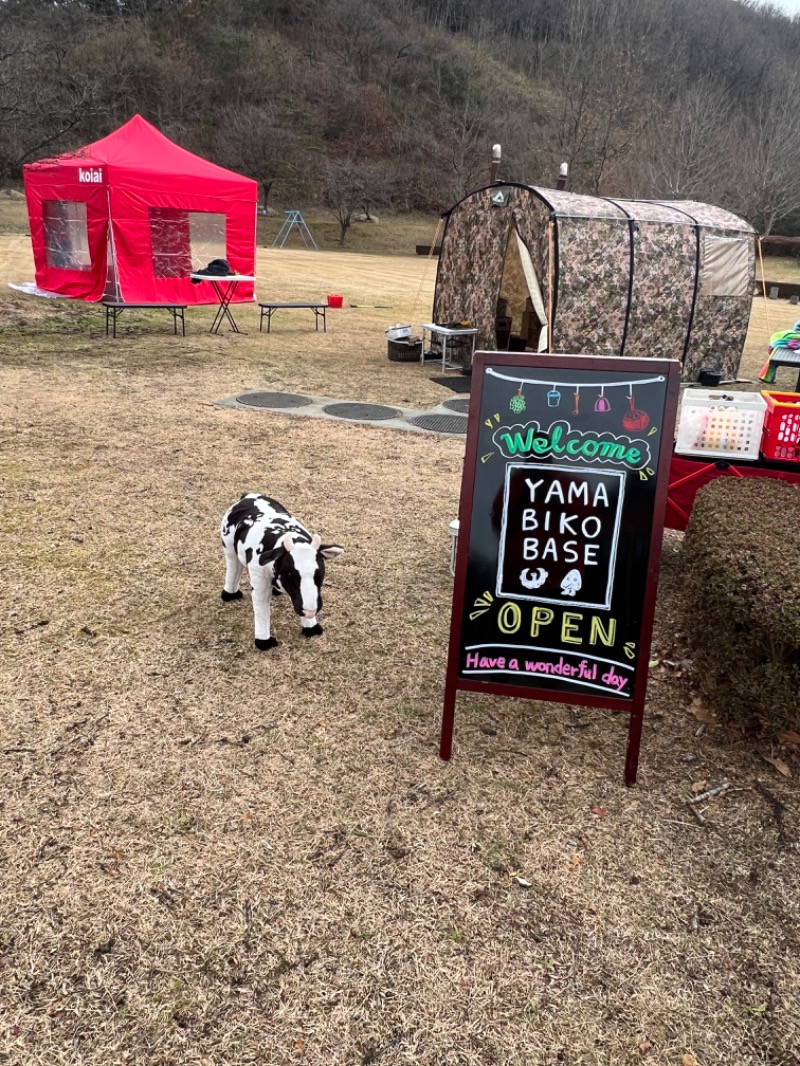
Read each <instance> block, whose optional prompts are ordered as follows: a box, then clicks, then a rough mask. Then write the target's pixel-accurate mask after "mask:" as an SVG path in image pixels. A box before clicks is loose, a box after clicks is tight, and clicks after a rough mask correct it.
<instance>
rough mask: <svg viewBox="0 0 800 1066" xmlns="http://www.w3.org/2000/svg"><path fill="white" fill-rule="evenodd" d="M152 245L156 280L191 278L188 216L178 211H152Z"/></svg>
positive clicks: (173, 209) (156, 209)
mask: <svg viewBox="0 0 800 1066" xmlns="http://www.w3.org/2000/svg"><path fill="white" fill-rule="evenodd" d="M150 245H151V247H152V250H153V273H154V274H155V276H156V277H157V278H186V277H188V276H189V275H190V274H191V272H192V244H191V230H190V227H189V212H188V211H183V210H181V209H180V208H175V207H151V208H150Z"/></svg>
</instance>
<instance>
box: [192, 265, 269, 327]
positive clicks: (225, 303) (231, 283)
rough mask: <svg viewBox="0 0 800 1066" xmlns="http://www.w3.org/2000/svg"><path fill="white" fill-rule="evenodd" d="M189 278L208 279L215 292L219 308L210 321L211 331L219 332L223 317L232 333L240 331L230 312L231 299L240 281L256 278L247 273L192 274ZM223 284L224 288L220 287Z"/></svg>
mask: <svg viewBox="0 0 800 1066" xmlns="http://www.w3.org/2000/svg"><path fill="white" fill-rule="evenodd" d="M191 278H192V281H210V282H211V284H212V285H213V286H214V292H215V293H216V294H217V299H218V300H219V309H218V310H217V313H216V315H215V316H214V321H213V322H212V323H211V333H219V327H220V326H221V325H222V321H223V319H225V318H227V320H228V322H229V323H230V327H231V329H232V330H233V332H234V333H241V332H242V331H241V330H240V329H239V327H238V326H237V325H236V319H235V318H234V317H233V315H232V314H231V300H232V299H233V294H234V293H235V292H236V286H237V285H238V284H239V282H240V281H255V280H256V279H255V278H254V277H251V276H250V275H249V274H192V275H191ZM223 284H224V285H225V288H223V287H222V286H223Z"/></svg>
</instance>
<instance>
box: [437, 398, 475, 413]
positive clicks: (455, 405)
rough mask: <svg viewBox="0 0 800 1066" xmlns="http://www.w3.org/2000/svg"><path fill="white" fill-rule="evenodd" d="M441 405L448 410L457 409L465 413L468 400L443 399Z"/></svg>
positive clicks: (467, 409)
mask: <svg viewBox="0 0 800 1066" xmlns="http://www.w3.org/2000/svg"><path fill="white" fill-rule="evenodd" d="M442 407H446V408H447V410H448V411H458V412H459V414H462V415H465V414H466V413H467V412H468V411H469V400H445V401H444V403H443V404H442Z"/></svg>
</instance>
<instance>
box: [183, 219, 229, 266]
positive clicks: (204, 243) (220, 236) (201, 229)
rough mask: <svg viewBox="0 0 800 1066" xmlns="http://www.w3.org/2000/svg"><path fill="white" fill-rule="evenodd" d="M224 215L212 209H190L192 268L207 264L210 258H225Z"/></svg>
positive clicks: (225, 235) (226, 256) (226, 255)
mask: <svg viewBox="0 0 800 1066" xmlns="http://www.w3.org/2000/svg"><path fill="white" fill-rule="evenodd" d="M225 223H226V218H225V215H222V214H218V213H216V212H214V211H191V212H190V213H189V226H190V229H191V234H192V262H193V264H194V269H195V270H198V269H199V268H200V267H204V266H207V264H208V263H210V262H211V260H212V259H227V258H228V254H227V234H226V231H225Z"/></svg>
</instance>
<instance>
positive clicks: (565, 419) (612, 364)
mask: <svg viewBox="0 0 800 1066" xmlns="http://www.w3.org/2000/svg"><path fill="white" fill-rule="evenodd" d="M487 383H488V384H487ZM516 383H519V384H518V390H517V392H516V393H515V392H514V388H515V386H516ZM679 384H680V363H679V362H678V361H677V360H660V359H659V360H657V359H626V358H613V357H595V356H587V355H549V354H538V355H533V354H530V353H528V354H522V353H520V354H514V353H505V352H503V353H498V352H478V353H476V355H475V358H474V360H473V370H472V393H471V401H470V413H469V422H468V427H467V444H466V455H465V460H464V470H463V476H462V483H461V501H460V506H459V538H458V549H457V553H456V568H455V582H454V590H453V606H452V616H451V624H450V644H449V651H448V658H447V674H446V679H445V691H444V706H443V714H442V727H441V736H440V748H439V754H440V756H441V758H442V759H444V760H448V759H450V758H451V756H452V747H453V731H454V723H455V706H456V696H457V693H458V692H459V691H467V692H482V693H487V694H493V695H498V696H512V697H516V698H523V699H531V700H542V701H547V702H558V703H569V704H578V705H584V706H588V707H606V708H609V709H611V710H613V711H620V712H623V713H627V714H629V715H630V726H629V731H628V746H627V753H626V760H625V783H626V785H633V784H634V783H635V782H636V775H637V769H638V762H639V749H640V745H641V735H642V724H643V718H644V706H645V698H646V690H647V672H648V671H647V668H648V663H649V657H650V645H651V641H652V632H653V618H654V614H655V603H656V591H657V586H658V573H659V569H660V559H661V545H662V539H663V529H664V512H665V508H666V501H667V489H668V484H669V470H670V458H671V455H672V450H673V443H674V430H675V419H676V415H677V407H678V391H679ZM626 387H627V392H626V391H625V388H626ZM581 389H583V390H584V392H583V402H584V411H583V413H582V414H580V412H579V408H580V401H581V396H580V390H581ZM503 390H505V394H504V395H502V402H498V398H499V397H500V396H501V393H502V392H503ZM548 390H549V391H548ZM606 390H608V397H607V396H606ZM634 390H636V393H638V395H639V396H642V395H643V394H644V395H645V397H646V400H647V407H648V410H647V411H644V410H638V409H636V408H635V405H634ZM564 393H566V395H567V397H568V398H569V400H570V401H571V402H572V400H573V396H574V410H573V411H572V414H571V415H570V414H569V408H565V406H564V405H562V404H561V400H562V398H563V395H564ZM545 396H546V403H547V405H550V407H551V408H552V404H553V397H558V398H559V399H558V404H559V408H560V409H559V410H555V409H551V410H548V409H547V407H546V406H545V400H544V397H545ZM526 397H527V398H528V399H526ZM609 397H611V398H612V399H609ZM626 399H627V401H628V403H629V410H628V408H626V405H625V400H626ZM592 400H594V406H591V402H592ZM531 401H533V403H534V407H533V409H532V410H527V409H526V408H527V404H528V403H529V402H531ZM487 404H488V405H490V406H491V410H489V407H488V406H487ZM612 411H613V418H610V417H608V416H609V414H610V413H611V412H612ZM648 412H651V413H648ZM621 414H622V417H623V420H622V427H623V432H622V433H619V432H611V430H612V428H613V429H616V430H618V429H619V427H620V421H619V418H620V415H621ZM570 418H572V419H573V421H569V419H570ZM505 423H508V425H507V426H506V425H505ZM559 427H560V428H559ZM528 474H531V476H527V475H528ZM565 486H566V488H565ZM492 490H494V491H492ZM476 491H477V492H478V493H479V494H480V495H481V504H480V505H479V506H478V507H476V502H475V501H476ZM526 494H527V495H526ZM567 495H569V506H568V504H567V502H566V497H567ZM575 500H577V501H578V502H577V503H575V502H574V501H575ZM592 501H594V505H595V506H594V511H593V510H592ZM570 507H571V509H572V511H577V512H579V513H578V515H577V516H576V515H575V514H572V513H568V511H569V508H570ZM489 512H491V515H490V513H489ZM581 514H582V515H583V517H582V518H581V517H580V515H581ZM473 526H475V529H476V530H478V532H477V533H476V537H475V540H476V543H475V545H474V546H473V544H472V543H471V540H472V533H473ZM545 526H547V536H545V535H544V534H545V528H544V527H545ZM526 530H534V531H536V533H537V534H539V533H541V534H542V536H541V537H538V539H537V538H533V537H528V536H526V532H525V531H526ZM582 531H583V532H582ZM620 537H621V540H620ZM565 538H569V539H565ZM623 550H624V551H625V552H626V554H625V555H624V556H623V555H621V554H620V553H621V552H622V551H623ZM581 551H582V552H583V556H581V554H580V553H581ZM521 552H522V554H521ZM575 559H577V560H578V561H579V562H580V563H581V565H580V566H577V567H575V568H574V569H572V570H571V571H568V572H567V573H566V575H565V574H564V571H565V568H566V567H567V566H568V565H569V563H570V562H571V561H574V560H575ZM520 562H522V566H521V568H520ZM595 567H596V568H597V569H594V568H595ZM492 581H493V582H494V588H493V589H492V588H490V587H489V586H490V585H491V584H492ZM558 581H560V585H559V584H554V583H553V582H558ZM481 582H482V584H481ZM520 583H521V584H520ZM468 586H469V592H468ZM477 589H485V591H483V592H480V591H479V593H478V595H477V596H475V592H476V590H477ZM468 595H469V596H470V597H472V598H471V599H470V602H467V598H468ZM520 604H523V606H524V607H526V608H528V615H527V618H528V619H529V620H530V621H529V623H528V628H527V632H525V633H523V634H522V635H521V636H519V635H518V634H519V633H520V632H521V629H522V626H521V622H520V627H519V628H518V629H516V630H515V629H514V628H513V625H514V624H516V622H517V620H518V619H522V617H523V613H522V607H520ZM567 607H569V608H570V610H569V611H568V610H567V609H566V608H567ZM620 607H624V608H625V610H624V611H620ZM572 608H575V609H576V610H574V611H573V610H572ZM583 610H587V611H593V612H594V613H592V614H591V615H590V618H591V626H592V629H591V634H592V637H591V639H592V645H591V647H590V648H588V649H587V648H586V647H583V648H582V650H581V651H580V652H577V651H572V650H570V648H571V644H564V643H563V642H564V641H565V640H567V641H570V642H571V641H575V643H578V638H577V636H576V634H577V630H578V622H577V621H576V619H578V618H580V619H582V620H583V617H584V616H583V615H582V614H581V613H580V612H581V611H583ZM612 610H613V611H614V615H615V617H612V615H611V613H610V612H611V611H612ZM559 612H560V618H561V628H560V633H561V644H559V643H558V642H556V643H555V645H554V646H552V647H551V646H550V645H549V643H548V637H547V636H546V635H544V633H543V630H547V631H549V632H552V629H550V627H551V625H552V622H553V621H554V620H556V619H557V618H558V616H559ZM616 616H618V617H616ZM487 626H488V627H490V633H492V634H493V633H494V629H492V628H491V627H493V626H494V627H501V628H500V629H498V632H499V633H500V634H501V635H500V636H499V637H497V638H494V641H489V642H486V641H483V642H481V640H480V637H481V636H482V635H483V636H486V635H487V633H486V627H487ZM626 627H627V628H626ZM632 627H633V629H632ZM556 628H558V624H556ZM465 630H469V632H470V633H471V634H472V638H471V639H472V640H473V643H472V645H471V646H470V647H471V650H469V649H468V648H467V646H466V645H465V641H464V636H465ZM634 630H635V633H634ZM509 632H510V633H513V634H514V639H513V640H512V642H511V643H509V642H508V638H507V637H506V638H504V637H503V636H502V634H508V633H509ZM534 634H535V639H534ZM618 634H619V635H618ZM634 635H635V639H632V637H633V636H634ZM528 638H530V641H531V643H530V644H525V643H519V641H520V640H525V639H528ZM581 639H582V638H581ZM492 644H494V645H495V647H494V651H495V653H496V654H495V655H492V654H491V652H489V651H487V652H486V654H485V655H484V654H482V651H484V650H486V649H488V648H491V647H492ZM595 644H598V645H600V646H601V647H602V650H603V652H606V654H604V655H598V654H596V652H595V651H594V645H595ZM607 647H610V650H608V651H607ZM579 655H580V656H581V659H580V664H581V665H578V664H577V663H575V662H574V661H573V660H574V658H575V657H576V656H579ZM614 655H616V659H614V658H613V656H614ZM528 656H530V657H528ZM556 656H557V657H558V658H556ZM520 664H522V665H520ZM609 664H611V665H609ZM471 668H474V669H471ZM468 671H469V672H470V673H471V674H473V675H475V676H469V674H468ZM526 671H532V672H533V676H531V673H527V672H526ZM539 671H542V673H539ZM600 671H603V672H600ZM481 675H483V676H481ZM576 675H578V678H577V679H576V680H573V678H576ZM509 677H510V678H511V680H509V679H508V678H509Z"/></svg>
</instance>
